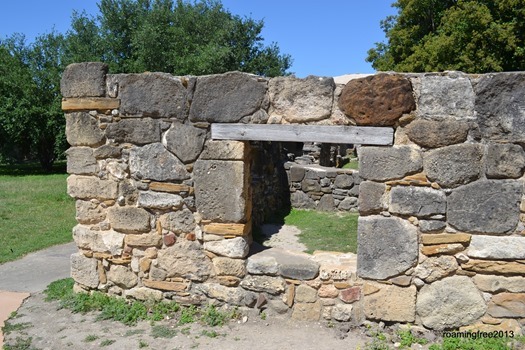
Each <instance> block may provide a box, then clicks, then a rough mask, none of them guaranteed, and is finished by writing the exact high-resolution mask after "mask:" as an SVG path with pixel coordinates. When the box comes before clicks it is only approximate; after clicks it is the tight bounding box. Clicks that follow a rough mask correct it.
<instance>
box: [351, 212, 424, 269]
mask: <svg viewBox="0 0 525 350" xmlns="http://www.w3.org/2000/svg"><path fill="white" fill-rule="evenodd" d="M418 250H419V249H418V242H417V230H416V228H415V227H414V226H413V225H411V224H410V223H409V222H408V221H405V220H401V219H399V218H396V217H389V218H387V217H382V216H367V217H359V222H358V250H357V251H358V254H357V274H358V275H359V276H360V277H363V278H369V279H386V278H388V277H392V276H395V275H398V274H400V273H402V272H404V271H406V270H408V269H409V268H411V267H412V266H413V265H414V264H415V263H416V261H417V256H418Z"/></svg>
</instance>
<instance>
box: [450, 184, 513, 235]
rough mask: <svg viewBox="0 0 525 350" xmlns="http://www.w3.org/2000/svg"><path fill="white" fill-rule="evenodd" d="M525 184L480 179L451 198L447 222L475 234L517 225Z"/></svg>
mask: <svg viewBox="0 0 525 350" xmlns="http://www.w3.org/2000/svg"><path fill="white" fill-rule="evenodd" d="M522 193H523V185H522V184H521V183H520V182H519V181H513V180H481V181H477V182H474V183H471V184H468V185H465V186H462V187H460V188H458V189H456V190H454V191H453V192H452V193H451V194H450V195H449V197H448V203H447V221H448V223H449V224H450V225H452V226H454V227H455V228H456V229H458V230H460V231H464V232H472V233H489V234H503V233H507V232H511V231H512V230H514V229H515V228H516V225H517V224H518V220H519V215H520V209H519V207H520V201H521V196H522Z"/></svg>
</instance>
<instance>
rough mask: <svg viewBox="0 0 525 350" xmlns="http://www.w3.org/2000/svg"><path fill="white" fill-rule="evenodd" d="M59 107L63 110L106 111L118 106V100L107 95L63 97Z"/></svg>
mask: <svg viewBox="0 0 525 350" xmlns="http://www.w3.org/2000/svg"><path fill="white" fill-rule="evenodd" d="M61 107H62V110H63V111H64V112H74V111H93V110H96V111H107V110H110V109H117V108H119V107H120V100H118V99H115V98H107V97H80V98H74V97H73V98H63V99H62V106H61Z"/></svg>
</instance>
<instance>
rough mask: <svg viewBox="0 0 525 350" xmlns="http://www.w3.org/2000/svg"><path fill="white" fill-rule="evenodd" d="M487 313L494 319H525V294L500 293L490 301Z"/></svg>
mask: <svg viewBox="0 0 525 350" xmlns="http://www.w3.org/2000/svg"><path fill="white" fill-rule="evenodd" d="M487 313H488V314H489V315H490V316H492V317H509V318H523V317H525V293H499V294H496V295H494V296H493V297H492V299H491V300H490V303H489V306H488V310H487Z"/></svg>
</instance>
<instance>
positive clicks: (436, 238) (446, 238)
mask: <svg viewBox="0 0 525 350" xmlns="http://www.w3.org/2000/svg"><path fill="white" fill-rule="evenodd" d="M470 238H471V235H469V234H467V233H439V234H426V235H425V234H423V235H421V243H423V244H424V245H431V244H448V243H462V244H468V243H469V242H470Z"/></svg>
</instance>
